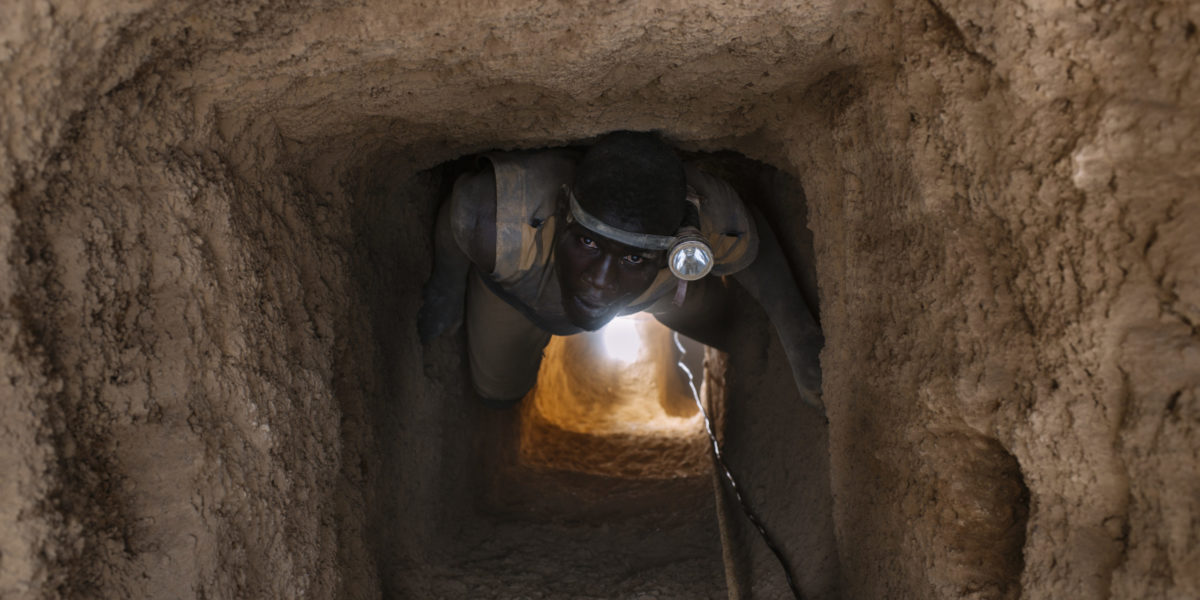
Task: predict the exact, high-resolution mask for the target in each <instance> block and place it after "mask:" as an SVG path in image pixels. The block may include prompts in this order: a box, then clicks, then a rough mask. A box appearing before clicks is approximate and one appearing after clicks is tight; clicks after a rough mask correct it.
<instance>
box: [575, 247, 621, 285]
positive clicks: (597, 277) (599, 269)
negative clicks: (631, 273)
mask: <svg viewBox="0 0 1200 600" xmlns="http://www.w3.org/2000/svg"><path fill="white" fill-rule="evenodd" d="M615 264H616V261H615V260H614V258H613V257H612V256H609V255H607V254H606V255H604V256H602V257H600V258H598V259H596V260H594V261H592V263H591V264H589V265H588V268H587V269H585V270H584V271H583V281H584V283H587V284H588V285H590V286H592V287H594V288H596V289H598V290H603V291H606V292H610V291H612V290H613V289H614V288H616V283H617V278H616V270H615V269H614V268H613V267H614V266H615Z"/></svg>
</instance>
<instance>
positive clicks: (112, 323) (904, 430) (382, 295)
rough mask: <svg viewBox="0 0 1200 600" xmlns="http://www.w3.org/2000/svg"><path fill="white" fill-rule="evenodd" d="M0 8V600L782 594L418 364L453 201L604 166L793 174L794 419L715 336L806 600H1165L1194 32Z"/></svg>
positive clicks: (350, 6)
mask: <svg viewBox="0 0 1200 600" xmlns="http://www.w3.org/2000/svg"><path fill="white" fill-rule="evenodd" d="M469 4H474V5H477V6H470V7H468V5H469ZM2 12H3V16H2V17H0V84H2V85H0V473H2V474H3V477H0V597H3V598H6V599H7V598H44V597H45V598H76V597H111V598H183V597H203V598H262V597H271V598H296V597H309V598H335V597H344V598H375V597H388V598H723V597H736V598H744V599H745V598H780V597H786V594H787V592H786V587H785V586H784V585H783V583H782V579H781V576H780V574H779V570H778V567H777V565H775V564H774V563H773V559H772V558H771V557H770V555H769V553H768V552H767V550H766V549H765V548H764V547H763V546H762V544H761V542H760V541H759V540H757V539H756V537H755V534H754V532H753V530H752V528H750V527H749V526H748V525H747V524H746V522H745V521H744V519H743V518H742V517H741V516H740V514H739V513H738V511H737V510H736V508H734V507H733V506H732V504H731V502H730V498H729V497H728V495H727V494H726V493H724V492H721V493H717V494H714V493H713V487H712V480H711V479H710V478H709V477H708V476H701V477H680V478H675V479H662V478H631V477H613V476H606V475H602V474H595V473H580V472H572V471H563V470H554V469H544V468H536V467H535V466H531V465H528V464H524V463H522V462H521V461H520V458H519V455H518V453H517V452H516V448H517V443H516V442H517V440H518V439H519V431H520V426H521V423H520V411H507V412H498V411H493V410H490V409H487V408H484V407H482V406H479V405H478V404H477V403H476V402H474V400H473V398H472V397H471V394H470V387H469V385H468V384H467V383H465V381H466V379H465V377H466V375H465V370H464V367H463V365H462V359H461V356H462V351H463V345H462V344H463V341H462V339H461V336H460V337H454V336H450V337H445V338H442V339H440V340H438V341H437V342H436V343H435V344H433V345H432V346H430V347H426V348H422V347H421V345H420V344H419V342H418V341H417V336H416V328H415V325H414V318H415V314H416V311H417V308H418V305H419V298H420V287H421V283H422V282H423V281H424V279H425V277H426V276H427V275H428V271H429V266H430V248H431V241H430V228H431V224H432V219H433V215H434V211H435V209H436V206H437V202H438V200H439V198H440V197H441V195H442V194H443V193H444V191H445V184H446V179H447V178H448V176H449V175H450V174H451V173H452V172H453V170H454V166H453V165H454V163H452V162H449V161H454V160H455V159H457V158H459V157H462V156H466V155H469V154H472V153H475V152H479V151H483V150H488V149H512V148H534V147H542V146H555V145H563V144H568V143H580V142H586V141H587V140H588V139H589V138H591V137H593V136H596V135H598V134H601V133H603V132H605V131H609V130H613V129H659V130H661V131H663V132H664V134H665V135H666V136H668V137H669V138H670V139H671V140H672V141H673V142H675V143H676V144H677V145H679V147H680V148H682V149H684V150H688V151H710V152H715V151H733V152H738V153H741V154H743V155H745V156H748V157H750V158H753V159H755V160H758V161H762V162H763V163H766V164H769V165H772V166H773V167H775V168H778V169H779V170H780V171H781V172H782V173H783V174H785V175H786V176H780V177H777V178H776V179H775V180H774V181H775V186H776V187H775V189H774V190H773V192H772V193H770V194H766V195H764V196H763V197H762V198H760V199H758V203H759V204H760V208H761V209H762V210H763V211H764V212H765V213H766V214H767V215H768V216H769V217H770V219H771V221H772V222H773V223H774V224H775V225H776V227H777V228H778V233H779V234H780V235H781V238H782V242H783V245H784V246H785V249H786V250H787V251H788V253H789V254H790V257H791V259H792V262H793V264H794V265H795V267H796V269H797V276H798V277H801V278H805V277H808V276H809V275H808V274H809V273H815V277H816V280H817V282H818V284H819V288H820V309H821V320H822V325H823V327H824V331H825V335H826V340H827V345H826V347H825V350H824V351H823V353H822V368H823V371H824V377H825V380H824V391H823V393H824V402H825V404H826V407H827V417H828V419H827V420H826V419H825V418H823V417H821V416H820V415H817V414H816V413H815V412H814V411H812V410H810V409H808V408H807V407H805V406H804V405H803V403H802V402H801V401H800V399H799V397H798V396H797V394H796V393H795V392H794V390H793V389H792V386H791V384H790V376H789V371H788V369H787V365H786V364H785V362H784V360H783V358H782V352H781V350H780V346H779V344H778V341H777V340H776V339H775V337H774V335H773V334H772V333H771V330H770V329H769V325H768V324H767V323H766V321H765V319H764V317H763V315H762V314H761V312H759V311H758V310H757V309H756V308H755V307H754V305H753V303H752V301H750V300H748V299H743V300H742V304H743V306H742V309H743V310H740V311H739V312H740V315H741V316H740V318H739V320H738V322H737V323H731V325H730V326H731V327H734V328H735V330H736V332H737V337H738V338H739V339H740V340H742V341H741V342H740V344H739V346H738V347H737V348H734V349H733V352H731V353H730V357H729V365H728V374H727V386H726V388H725V392H726V410H725V411H724V413H723V420H724V435H725V436H726V445H727V452H728V454H729V461H730V463H731V466H732V467H733V468H734V470H735V472H737V473H738V474H739V476H740V478H741V479H742V484H743V487H744V489H745V490H746V491H747V493H748V495H749V497H750V498H751V501H752V502H754V503H755V505H756V508H757V509H758V510H759V512H760V513H761V514H762V516H763V519H764V521H765V522H767V523H768V525H769V527H770V528H771V529H772V531H773V533H774V534H775V536H776V537H777V538H778V539H780V540H781V541H782V543H783V546H784V551H785V554H786V555H787V556H788V560H789V562H790V563H791V565H792V569H793V571H794V572H795V573H796V575H797V578H798V580H799V581H800V584H801V587H802V588H803V589H804V590H805V592H806V595H807V596H808V597H812V598H836V597H845V598H863V599H874V598H914V599H928V598H947V599H950V598H963V597H970V598H1016V597H1022V598H1045V599H1060V598H1109V597H1111V598H1130V599H1132V598H1138V599H1140V598H1171V599H1174V598H1195V597H1200V568H1197V565H1200V235H1197V234H1196V232H1197V231H1200V194H1198V193H1197V191H1196V190H1197V189H1200V76H1197V75H1196V73H1195V70H1196V69H1195V67H1196V65H1197V64H1200V35H1197V27H1198V26H1200V5H1197V4H1196V3H1195V2H1187V1H1186V0H1151V1H1149V2H1142V3H1120V2H1103V1H1092V0H1079V1H1078V2H1074V3H1061V2H1058V3H1055V2H1043V3H994V2H983V1H977V2H963V1H958V0H934V1H929V0H925V1H917V0H897V1H895V2H879V1H875V0H855V1H851V2H833V1H831V0H814V1H805V2H793V3H729V2H719V1H715V0H691V1H687V2H684V1H682V0H669V1H664V2H619V1H610V0H581V1H576V2H565V1H560V0H551V1H538V2H522V1H502V2H491V3H438V2H418V3H393V2H383V1H380V0H363V1H362V2H332V1H330V2H323V1H317V0H295V1H291V2H274V3H268V2H265V1H262V0H257V1H250V2H233V1H229V0H220V1H214V2H198V1H185V0H128V1H123V2H83V1H81V0H57V1H53V2H52V1H48V0H11V1H8V2H6V3H5V5H4V10H3V11H2ZM1189 232H1190V233H1189ZM809 239H811V240H812V247H813V248H814V249H815V254H813V255H811V256H810V254H809V253H808V250H807V248H806V240H809ZM813 256H815V258H813ZM625 450H626V451H627V450H629V447H628V446H626V447H625Z"/></svg>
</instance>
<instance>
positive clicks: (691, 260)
mask: <svg viewBox="0 0 1200 600" xmlns="http://www.w3.org/2000/svg"><path fill="white" fill-rule="evenodd" d="M567 198H568V199H570V202H571V218H573V219H575V221H576V222H578V223H579V224H580V225H582V226H584V227H586V228H587V229H589V230H591V231H594V232H596V233H598V234H600V235H602V236H604V237H606V238H608V239H610V240H613V241H615V242H620V243H622V244H625V245H626V246H633V247H635V248H645V249H647V250H667V265H668V267H670V269H671V273H672V274H673V275H675V277H678V278H679V279H682V280H684V281H695V280H697V279H700V278H701V277H704V276H705V275H708V274H709V273H710V272H711V271H712V269H713V263H715V262H716V261H715V260H714V257H713V250H712V247H711V246H709V245H708V240H706V239H705V238H704V236H703V235H701V234H700V230H699V229H697V228H695V227H683V228H681V229H680V230H679V232H678V233H676V234H675V235H653V234H649V233H633V232H631V231H625V230H624V229H618V228H616V227H613V226H612V225H609V224H608V223H605V222H604V221H601V220H600V219H597V218H596V217H593V216H592V215H590V214H588V213H587V211H585V210H583V208H581V207H580V206H579V202H578V201H577V200H575V194H574V193H573V192H572V191H571V190H570V189H569V188H568V189H567Z"/></svg>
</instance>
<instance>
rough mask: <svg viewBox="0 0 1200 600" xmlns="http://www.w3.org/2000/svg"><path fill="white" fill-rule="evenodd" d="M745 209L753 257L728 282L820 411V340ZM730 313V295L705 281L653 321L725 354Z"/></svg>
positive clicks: (716, 282)
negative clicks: (756, 310)
mask: <svg viewBox="0 0 1200 600" xmlns="http://www.w3.org/2000/svg"><path fill="white" fill-rule="evenodd" d="M746 209H747V210H749V211H750V212H751V213H752V214H753V215H754V221H755V225H756V228H757V229H758V238H759V241H758V254H757V256H756V257H755V258H754V261H753V262H752V263H750V265H749V266H748V267H746V268H744V269H742V270H740V271H738V272H736V273H734V274H733V275H732V277H733V278H734V280H736V281H737V282H738V283H739V284H741V286H742V287H743V288H744V289H745V290H746V292H748V293H749V294H750V296H751V297H753V298H754V299H755V301H757V302H758V304H759V306H762V308H763V311H764V312H766V313H767V318H768V319H770V321H771V324H772V325H773V326H774V327H775V331H776V332H777V333H778V334H779V341H780V344H781V345H782V346H783V351H784V354H786V355H787V360H788V364H789V365H790V366H791V369H792V378H793V379H794V380H795V382H796V387H797V388H798V389H799V391H800V396H801V397H802V398H803V399H804V401H805V402H807V403H808V404H811V405H812V406H814V407H816V408H818V409H821V408H822V404H821V366H820V360H819V359H820V352H821V348H822V347H823V346H824V345H825V338H824V336H823V334H822V333H821V328H820V326H819V325H817V322H816V319H815V317H814V316H813V311H812V310H811V309H810V308H809V306H808V303H807V302H805V300H804V296H803V294H801V292H800V288H799V286H798V285H797V284H796V279H795V277H793V275H792V271H791V268H790V267H789V266H788V263H787V259H786V258H785V257H784V254H783V249H782V248H781V247H780V245H779V241H778V240H777V239H775V234H774V232H773V230H772V229H771V226H770V224H769V223H767V221H766V219H764V218H763V216H762V214H760V213H759V212H758V210H756V209H754V207H752V206H749V205H747V207H746ZM734 309H735V306H734V300H733V297H732V294H731V293H730V291H729V289H728V288H726V287H725V285H724V283H723V282H722V281H721V279H719V278H716V277H705V278H704V279H701V280H699V281H693V282H691V283H689V284H688V289H687V296H686V297H685V300H684V303H683V306H679V307H672V308H671V309H669V310H667V311H665V312H661V313H660V312H656V313H655V315H654V316H655V318H657V319H658V320H659V322H661V323H662V324H663V325H666V326H667V327H670V328H671V329H673V330H675V331H678V332H680V333H682V334H684V335H686V336H688V337H690V338H693V339H695V340H697V341H699V342H701V343H704V344H707V345H709V346H713V347H715V348H718V349H721V350H726V351H727V350H728V349H729V348H730V346H731V342H732V340H730V339H729V333H730V328H729V325H728V324H729V322H730V320H731V319H732V318H733V316H734V315H735V312H734Z"/></svg>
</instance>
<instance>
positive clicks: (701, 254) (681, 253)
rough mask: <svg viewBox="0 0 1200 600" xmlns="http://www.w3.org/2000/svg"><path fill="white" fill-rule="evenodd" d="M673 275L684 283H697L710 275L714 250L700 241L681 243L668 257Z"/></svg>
mask: <svg viewBox="0 0 1200 600" xmlns="http://www.w3.org/2000/svg"><path fill="white" fill-rule="evenodd" d="M668 261H669V264H670V267H671V273H673V274H674V275H675V276H676V277H678V278H680V279H682V280H684V281H695V280H697V279H700V278H701V277H704V276H705V275H708V273H709V271H712V268H713V255H712V250H710V249H709V247H708V244H705V243H704V242H701V241H698V240H688V241H684V242H680V243H679V244H678V245H676V246H675V247H674V248H672V249H671V255H670V256H669V257H668Z"/></svg>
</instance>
